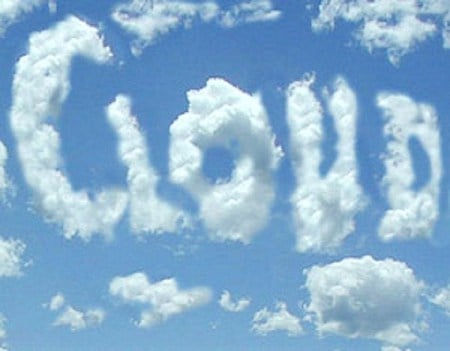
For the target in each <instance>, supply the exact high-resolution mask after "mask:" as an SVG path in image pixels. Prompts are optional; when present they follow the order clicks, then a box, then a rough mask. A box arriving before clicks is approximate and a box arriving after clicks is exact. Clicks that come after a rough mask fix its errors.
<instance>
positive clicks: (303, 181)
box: [287, 77, 366, 252]
mask: <svg viewBox="0 0 450 351" xmlns="http://www.w3.org/2000/svg"><path fill="white" fill-rule="evenodd" d="M313 82H314V77H307V78H305V79H304V80H302V81H298V82H294V83H293V84H291V85H290V86H289V88H288V91H287V121H288V125H289V129H290V146H291V147H290V149H291V160H292V164H293V168H294V173H295V176H296V179H297V188H296V190H295V191H294V193H293V195H292V197H291V203H292V207H293V216H294V219H295V223H296V231H297V250H298V251H300V252H305V251H313V252H323V251H325V252H326V251H331V250H334V249H336V248H337V247H339V245H341V243H342V241H343V240H344V239H345V238H346V237H347V236H348V235H349V234H350V233H352V232H353V230H354V217H355V216H356V214H357V213H358V212H360V211H361V210H362V209H364V207H365V204H366V199H365V196H364V194H363V190H362V188H361V187H360V185H359V184H358V170H357V161H356V155H355V143H356V118H357V103H356V98H355V94H354V93H353V91H352V90H351V89H350V87H349V86H348V84H347V83H346V81H345V80H344V79H342V78H338V79H337V80H336V81H335V83H334V85H333V87H332V89H331V92H327V91H325V99H326V101H327V107H328V110H329V112H330V114H331V116H332V117H333V121H334V125H335V128H336V132H337V135H338V140H337V145H336V150H337V157H336V160H335V162H334V164H333V166H332V167H331V168H330V170H329V171H328V173H327V175H326V176H322V175H321V174H320V164H321V162H322V151H321V144H322V142H323V128H322V118H323V109H322V106H321V104H320V102H319V101H318V100H317V98H316V97H315V94H314V92H313V91H312V89H311V85H312V84H313Z"/></svg>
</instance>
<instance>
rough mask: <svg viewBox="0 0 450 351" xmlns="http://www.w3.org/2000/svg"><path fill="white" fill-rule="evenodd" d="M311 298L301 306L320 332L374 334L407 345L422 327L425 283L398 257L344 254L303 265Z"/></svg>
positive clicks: (348, 334) (379, 338) (346, 334)
mask: <svg viewBox="0 0 450 351" xmlns="http://www.w3.org/2000/svg"><path fill="white" fill-rule="evenodd" d="M305 274H306V288H307V289H308V291H309V293H310V302H309V304H308V305H307V306H306V307H305V308H306V311H307V312H308V313H309V316H310V318H311V319H312V320H313V321H314V323H315V325H316V328H317V331H318V332H319V334H321V335H323V334H329V333H331V334H338V335H342V336H346V337H349V338H370V339H377V340H380V341H382V342H383V343H385V344H388V345H394V346H406V345H408V344H411V343H413V342H415V341H417V340H418V336H417V335H416V333H417V332H418V331H420V330H421V328H423V327H424V324H423V323H424V322H423V320H421V316H422V312H421V304H420V297H421V295H422V293H423V289H424V287H425V286H424V284H423V283H422V282H420V281H418V280H417V279H416V277H415V276H414V272H413V271H412V270H411V269H410V268H409V267H408V266H407V265H406V264H405V263H403V262H398V261H394V260H392V259H385V260H381V261H377V260H375V259H373V258H372V257H370V256H365V257H362V258H346V259H343V260H342V261H339V262H334V263H331V264H328V265H325V266H313V267H312V268H310V269H308V270H306V271H305Z"/></svg>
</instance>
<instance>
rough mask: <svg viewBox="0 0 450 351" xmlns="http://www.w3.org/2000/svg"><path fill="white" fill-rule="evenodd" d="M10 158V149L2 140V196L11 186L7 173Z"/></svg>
mask: <svg viewBox="0 0 450 351" xmlns="http://www.w3.org/2000/svg"><path fill="white" fill-rule="evenodd" d="M7 160H8V150H7V149H6V147H5V145H4V144H3V143H2V142H0V197H1V195H2V194H4V193H5V192H6V190H7V189H8V188H9V186H10V181H9V179H8V175H7V174H6V170H5V166H6V161H7Z"/></svg>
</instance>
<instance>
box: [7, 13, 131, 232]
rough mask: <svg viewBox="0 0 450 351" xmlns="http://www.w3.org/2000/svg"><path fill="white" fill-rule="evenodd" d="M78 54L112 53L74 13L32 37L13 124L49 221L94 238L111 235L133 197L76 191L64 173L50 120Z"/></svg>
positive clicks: (101, 59)
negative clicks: (128, 199) (100, 234)
mask: <svg viewBox="0 0 450 351" xmlns="http://www.w3.org/2000/svg"><path fill="white" fill-rule="evenodd" d="M74 56H82V57H84V58H86V59H90V60H92V61H94V62H96V63H99V64H104V63H106V62H108V61H109V60H110V58H111V57H112V54H111V51H110V49H109V48H108V47H106V46H104V44H103V41H102V38H101V37H100V35H99V32H98V30H97V29H96V28H95V27H91V26H90V25H88V24H86V23H85V22H83V21H81V20H80V19H78V18H76V17H72V16H71V17H68V18H67V19H66V20H64V21H62V22H60V23H58V24H57V25H56V26H55V27H53V28H50V29H48V30H44V31H42V32H39V33H34V34H32V35H31V37H30V40H29V49H28V53H27V54H26V55H25V56H23V57H21V58H20V60H19V61H18V63H17V65H16V73H15V76H14V82H13V105H12V108H11V113H10V122H11V128H12V132H13V134H14V136H15V138H16V141H17V144H18V155H19V159H20V161H21V164H22V169H23V173H24V176H25V180H26V182H27V183H28V184H29V186H30V187H31V188H32V190H33V193H34V198H35V201H36V205H37V207H38V208H39V209H40V210H41V211H42V213H43V214H44V216H45V217H46V218H47V219H48V220H49V221H51V222H55V223H58V224H61V225H62V226H63V230H64V235H65V236H66V237H67V238H71V237H73V236H75V235H79V236H80V237H81V238H83V239H85V240H89V239H90V237H91V236H92V235H93V234H94V233H103V234H105V235H111V233H112V230H113V228H114V226H115V224H116V223H117V222H118V221H119V219H120V218H121V217H122V215H123V212H124V210H125V208H126V204H127V195H126V193H124V192H123V191H119V190H114V189H109V190H105V191H102V192H100V193H98V194H97V195H96V196H95V198H94V199H91V198H90V196H89V195H88V193H87V192H86V191H74V190H73V189H72V186H71V184H70V182H69V180H68V178H67V176H66V175H65V174H64V172H63V171H62V169H63V162H62V160H61V159H62V157H61V155H60V143H61V142H60V137H59V134H58V132H57V130H55V128H54V127H53V126H52V125H51V124H49V123H46V122H47V121H50V120H51V118H50V117H53V116H55V115H56V114H57V113H58V111H59V110H60V108H61V105H62V103H63V102H64V100H65V99H66V97H67V95H68V93H69V91H70V80H69V73H70V66H71V61H72V58H73V57H74Z"/></svg>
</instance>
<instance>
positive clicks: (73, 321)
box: [53, 306, 105, 331]
mask: <svg viewBox="0 0 450 351" xmlns="http://www.w3.org/2000/svg"><path fill="white" fill-rule="evenodd" d="M104 319H105V311H103V310H102V309H99V308H95V309H88V310H86V311H78V310H76V309H74V308H73V307H72V306H67V307H66V308H65V309H64V311H63V312H62V313H61V314H60V315H59V316H58V317H57V318H56V320H55V322H54V323H53V324H54V325H55V326H67V327H69V328H70V330H72V331H78V330H82V329H86V328H91V327H96V326H98V325H100V324H102V322H103V320H104Z"/></svg>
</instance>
